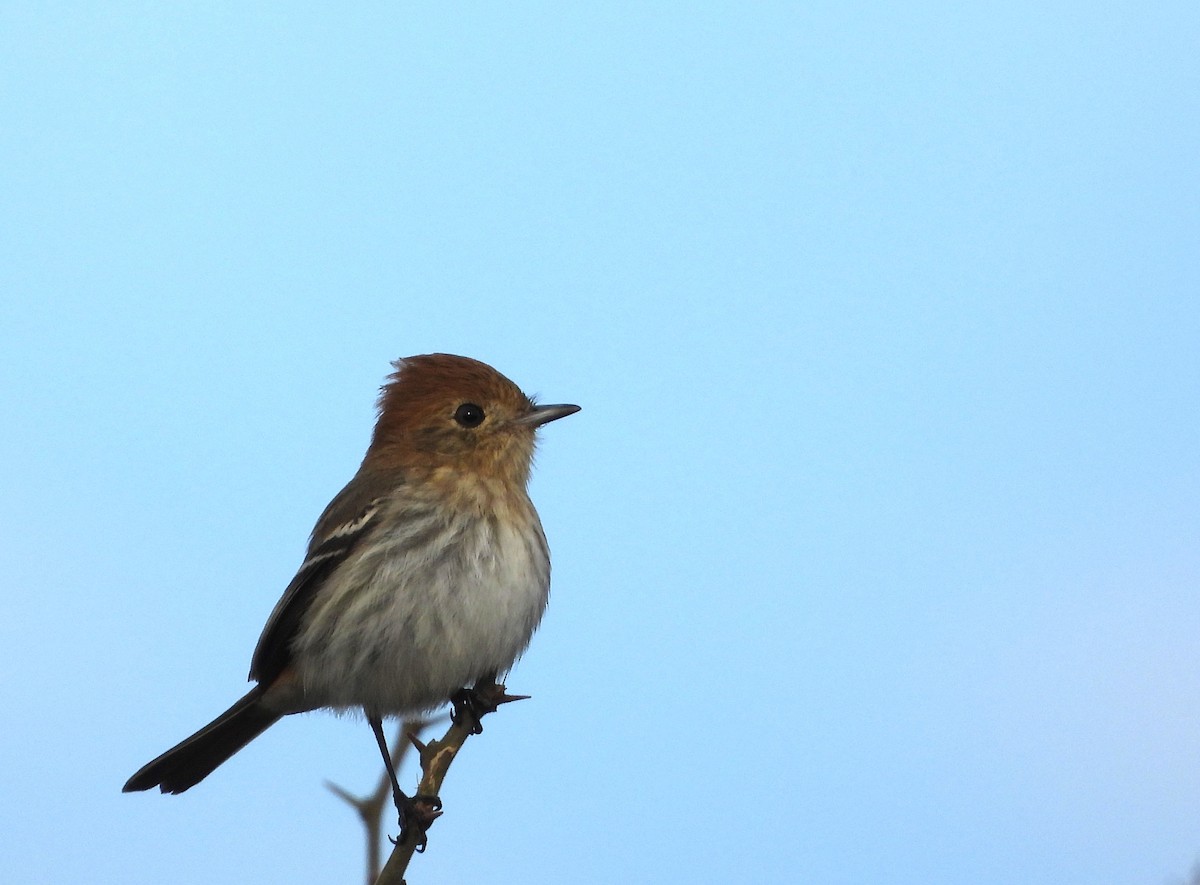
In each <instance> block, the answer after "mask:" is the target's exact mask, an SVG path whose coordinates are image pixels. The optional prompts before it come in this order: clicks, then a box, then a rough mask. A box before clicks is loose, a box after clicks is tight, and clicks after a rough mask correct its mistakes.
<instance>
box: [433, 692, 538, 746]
mask: <svg viewBox="0 0 1200 885" xmlns="http://www.w3.org/2000/svg"><path fill="white" fill-rule="evenodd" d="M528 697H529V695H527V694H509V693H508V690H507V689H506V688H505V687H504V686H503V685H500V684H499V683H496V682H487V683H476V684H475V687H474V688H460V689H459V690H458V691H456V692H455V693H454V694H452V695H451V696H450V703H451V704H452V705H453V707H454V712H453V713H451V714H450V718H451V719H452V720H453V722H454V724H455V725H458V724H459V723H463V724H466V725H467V727H468V730H469V731H470V733H471V734H483V724H482V720H483V717H484V716H486V715H487V714H488V713H495V712H496V710H497V709H499V707H500V705H501V704H510V703H512V702H513V701H523V700H526V699H527V698H528Z"/></svg>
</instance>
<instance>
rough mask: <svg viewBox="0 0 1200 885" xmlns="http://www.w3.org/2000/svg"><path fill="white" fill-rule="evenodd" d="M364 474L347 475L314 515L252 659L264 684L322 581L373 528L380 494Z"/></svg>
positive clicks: (288, 653) (283, 660) (283, 664)
mask: <svg viewBox="0 0 1200 885" xmlns="http://www.w3.org/2000/svg"><path fill="white" fill-rule="evenodd" d="M365 479H366V478H365V477H363V476H361V475H360V476H356V477H355V478H354V479H353V480H351V482H350V484H349V485H348V486H346V488H344V489H342V491H341V492H340V493H339V494H338V496H337V497H336V498H334V499H333V501H331V502H330V504H329V506H328V507H327V508H325V512H324V513H323V514H322V515H321V518H320V519H319V520H318V521H317V527H316V529H314V530H313V537H312V540H311V542H310V543H309V547H308V556H307V557H306V558H305V560H304V563H303V564H302V565H301V566H300V570H299V571H298V572H296V577H294V578H292V582H291V583H290V584H288V586H287V589H286V590H284V591H283V596H282V597H280V599H279V602H278V603H276V605H275V610H274V611H272V612H271V616H270V617H269V618H267V625H266V626H265V627H264V628H263V632H262V636H260V637H259V640H258V645H257V646H256V647H255V649H254V657H253V658H251V660H250V678H251V679H255V680H257V681H258V682H261V683H263V684H267V683H270V682H271V681H273V680H274V679H275V677H277V676H278V675H279V674H280V673H282V672H283V671H284V670H285V669H286V668H287V666H288V664H289V663H290V662H291V658H292V648H291V646H292V640H294V639H295V638H296V633H297V631H298V630H299V629H300V622H301V621H302V620H303V618H304V615H305V613H306V612H307V611H308V609H309V607H310V606H311V605H312V602H313V599H315V598H316V595H317V593H318V592H319V591H320V589H321V585H322V584H324V583H325V581H326V580H327V579H328V578H329V576H330V575H331V574H333V572H334V571H335V570H336V569H337V567H338V566H339V565H341V564H342V563H343V562H345V561H346V558H347V557H348V556H350V554H351V553H352V552H353V551H354V549H355V547H357V546H358V544H359V543H360V542H361V541H362V539H363V538H365V537H366V536H367V535H369V534H370V533H371V532H372V531H374V529H375V527H376V525H377V523H378V516H379V513H380V510H381V509H382V505H383V498H382V497H368V496H367V495H366V494H365V492H367V490H368V488H371V487H373V488H374V490H375V491H378V489H379V486H378V485H377V484H375V483H373V482H369V481H364V480H365Z"/></svg>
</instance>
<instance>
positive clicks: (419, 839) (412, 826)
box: [388, 793, 442, 854]
mask: <svg viewBox="0 0 1200 885" xmlns="http://www.w3.org/2000/svg"><path fill="white" fill-rule="evenodd" d="M405 798H406V800H407V801H405V802H404V803H403V804H402V806H401V807H400V809H399V810H400V821H399V822H400V835H399V836H398V837H397V838H395V839H393V838H391V837H390V836H389V837H388V841H389V842H391V843H392V844H393V845H399V844H400V843H402V842H406V841H408V840H409V839H410V838H411V839H412V840H413V842H414V843H415V845H414V848H413V850H414V851H416V852H417V853H418V854H420V853H422V852H423V851H424V850H425V847H426V846H427V845H428V844H429V836H428V835H426V833H427V832H428V830H429V827H430V826H432V824H433V822H434V821H435V820H437V819H438V818H439V817H441V816H442V800H441V799H439V798H438V797H437V796H424V795H421V794H420V793H418V794H417V795H416V796H413V797H412V798H411V799H408V798H407V797H405Z"/></svg>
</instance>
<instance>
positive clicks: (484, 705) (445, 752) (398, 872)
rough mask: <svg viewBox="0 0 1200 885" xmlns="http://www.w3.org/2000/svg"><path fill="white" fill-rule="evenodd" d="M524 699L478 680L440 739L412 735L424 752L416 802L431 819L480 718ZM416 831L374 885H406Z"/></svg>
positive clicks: (400, 844)
mask: <svg viewBox="0 0 1200 885" xmlns="http://www.w3.org/2000/svg"><path fill="white" fill-rule="evenodd" d="M522 699H523V696H522V695H510V694H508V693H507V692H506V691H505V689H504V686H503V685H500V684H498V683H496V682H493V681H488V682H486V683H476V685H475V688H474V690H473V691H471V692H469V693H466V694H465V695H463V696H461V697H460V698H456V700H455V704H454V715H453V717H452V721H451V724H450V728H449V730H448V731H447V732H446V734H445V735H444V736H443V737H442V739H441V740H435V741H430V742H429V743H427V744H423V743H421V741H420V740H418V739H417V737H416V735H415V734H411V733H410V734H409V736H408V737H409V740H410V741H411V742H412V745H413V746H414V747H416V748H417V751H418V752H419V753H420V754H421V782H420V784H418V786H417V792H416V796H415V797H414V801H415V802H416V803H417V804H418V805H419V806H422V810H423V811H427V812H428V813H429V816H430V818H431V819H432V818H433V817H436V816H437V815H438V813H439V812H438V809H439V808H440V807H441V803H440V801H439V800H438V799H437V796H438V794H439V793H440V792H441V789H442V782H443V781H444V780H445V779H446V772H447V771H449V770H450V764H451V763H452V762H453V761H454V757H455V756H456V755H458V751H459V750H461V749H462V745H463V744H464V743H466V741H467V738H468V737H470V736H471V735H472V734H481V733H482V732H483V727H482V726H481V725H480V720H481V719H482V718H483V717H484V716H486V715H487V714H488V713H493V712H495V711H496V708H497V707H499V706H500V705H501V704H507V703H509V702H510V701H519V700H522ZM415 830H416V828H415V827H410V828H409V829H408V831H407V832H406V833H405V836H404V839H402V840H401V841H399V842H397V843H396V847H395V848H393V849H392V855H391V857H389V858H388V862H387V864H386V865H385V866H384V868H383V871H382V872H381V873H380V874H379V878H378V879H376V880H375V885H404V872H405V870H407V869H408V863H409V861H411V860H412V856H413V852H414V851H415V850H416V848H417V846H418V845H420V844H422V840H423V838H424V834H423V833H418V832H415Z"/></svg>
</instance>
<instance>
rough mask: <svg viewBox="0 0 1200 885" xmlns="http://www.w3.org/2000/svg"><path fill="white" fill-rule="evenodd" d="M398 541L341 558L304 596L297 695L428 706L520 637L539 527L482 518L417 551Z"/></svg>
mask: <svg viewBox="0 0 1200 885" xmlns="http://www.w3.org/2000/svg"><path fill="white" fill-rule="evenodd" d="M405 540H406V539H405V538H397V540H396V543H395V544H394V545H389V544H387V543H383V544H379V545H377V546H378V548H379V549H378V550H377V551H376V552H374V553H371V554H364V555H362V556H359V557H355V558H354V560H353V561H350V562H347V563H346V564H345V566H344V567H343V568H342V569H339V571H338V573H336V574H335V575H333V576H331V578H330V584H329V585H328V589H329V591H330V592H329V593H327V594H323V597H322V599H321V600H320V601H319V602H318V603H316V604H314V606H313V609H312V610H311V611H310V613H309V615H308V617H307V618H306V621H305V624H304V627H303V628H302V629H301V631H300V633H299V634H298V636H297V641H296V643H295V644H294V646H293V662H294V664H295V666H296V669H297V671H298V675H299V676H300V679H301V684H302V686H303V691H304V695H305V703H306V706H310V707H318V706H330V707H343V708H349V707H366V708H367V709H368V710H370V711H372V712H375V713H379V714H389V713H406V712H417V711H421V710H429V709H432V708H434V707H437V706H440V705H441V704H442V703H444V702H445V701H446V699H447V698H449V696H450V695H451V694H452V693H453V692H455V691H456V690H457V689H459V688H462V687H464V686H468V685H471V684H472V683H474V682H475V680H477V679H479V678H480V677H482V676H485V675H489V674H497V673H502V672H504V671H506V670H508V669H509V668H510V667H511V666H512V664H513V663H514V662H515V661H516V659H517V658H518V657H519V656H520V654H521V653H522V652H523V651H524V650H525V647H526V646H527V645H528V643H529V639H530V637H531V636H532V635H533V631H534V629H535V628H536V627H537V624H538V621H539V620H540V619H541V616H542V612H543V611H544V609H545V606H546V599H547V593H548V589H549V561H548V558H547V556H546V554H545V541H544V539H543V538H542V536H541V530H540V526H535V531H534V532H532V533H531V532H528V531H527V532H524V533H520V532H517V531H514V530H511V529H506V528H505V527H504V526H500V525H497V524H496V523H494V522H490V523H486V524H483V525H480V526H478V527H476V528H473V529H470V530H466V531H462V530H460V531H458V532H457V533H456V534H455V535H454V537H453V539H452V540H453V543H449V544H448V545H443V546H442V547H441V548H438V547H436V546H435V547H433V548H432V550H431V552H428V553H426V555H424V556H422V555H420V554H417V553H414V550H413V549H412V548H411V547H409V546H406V544H405V543H404V542H405Z"/></svg>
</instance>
